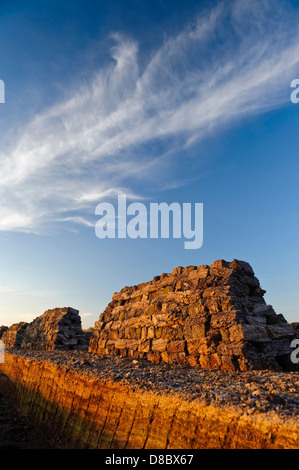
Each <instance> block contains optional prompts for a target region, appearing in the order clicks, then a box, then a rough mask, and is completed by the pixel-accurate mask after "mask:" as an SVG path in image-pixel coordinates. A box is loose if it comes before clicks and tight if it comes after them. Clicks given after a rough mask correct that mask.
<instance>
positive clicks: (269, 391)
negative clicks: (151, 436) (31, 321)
mask: <svg viewBox="0 0 299 470" xmlns="http://www.w3.org/2000/svg"><path fill="white" fill-rule="evenodd" d="M8 352H9V351H8ZM13 353H14V354H20V355H23V356H25V357H26V358H28V359H30V358H31V359H34V360H40V361H45V360H48V361H50V362H53V363H56V364H58V365H59V366H60V367H63V368H65V369H68V370H74V371H80V372H81V373H85V374H87V375H89V376H96V377H99V378H101V379H102V380H111V379H112V380H114V381H120V382H122V383H125V384H128V385H130V386H131V387H132V388H138V389H141V390H144V391H151V392H155V393H160V394H162V393H163V394H175V395H176V396H178V395H179V396H181V397H183V398H184V399H187V400H189V401H190V400H199V401H201V402H202V401H203V402H205V403H206V404H213V405H215V406H219V407H222V406H225V407H226V406H228V405H231V406H235V407H238V408H240V407H241V408H242V409H243V410H244V412H246V413H248V414H253V413H268V412H270V411H271V412H275V414H276V415H279V417H281V418H283V419H288V418H291V417H292V418H298V422H299V393H298V392H299V371H298V372H297V371H296V372H272V371H268V370H265V371H248V372H224V371H219V370H207V369H201V368H195V367H186V366H179V365H173V364H171V365H170V364H165V363H161V364H153V363H151V362H148V361H146V360H142V359H138V360H130V359H127V358H120V357H116V356H94V355H91V354H89V353H86V352H77V351H26V352H23V351H17V350H14V351H13Z"/></svg>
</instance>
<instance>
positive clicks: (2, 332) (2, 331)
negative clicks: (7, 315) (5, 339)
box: [0, 325, 8, 339]
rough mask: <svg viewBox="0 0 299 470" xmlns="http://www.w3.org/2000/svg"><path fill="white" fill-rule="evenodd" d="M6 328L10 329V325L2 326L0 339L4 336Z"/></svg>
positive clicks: (0, 327)
mask: <svg viewBox="0 0 299 470" xmlns="http://www.w3.org/2000/svg"><path fill="white" fill-rule="evenodd" d="M6 330H8V326H3V325H2V326H0V339H1V338H2V336H3V334H4V333H5V331H6Z"/></svg>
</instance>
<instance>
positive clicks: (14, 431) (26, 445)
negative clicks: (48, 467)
mask: <svg viewBox="0 0 299 470" xmlns="http://www.w3.org/2000/svg"><path fill="white" fill-rule="evenodd" d="M47 448H49V445H48V443H46V442H45V441H44V440H43V438H42V436H41V435H40V434H39V433H38V432H37V431H36V430H35V429H34V428H33V427H32V425H31V424H30V423H28V421H27V420H26V418H25V417H24V416H22V415H21V414H20V413H18V412H17V411H16V410H15V409H14V408H13V407H12V406H11V405H10V403H9V402H8V401H7V399H6V398H4V397H3V396H2V395H0V449H1V450H3V449H47Z"/></svg>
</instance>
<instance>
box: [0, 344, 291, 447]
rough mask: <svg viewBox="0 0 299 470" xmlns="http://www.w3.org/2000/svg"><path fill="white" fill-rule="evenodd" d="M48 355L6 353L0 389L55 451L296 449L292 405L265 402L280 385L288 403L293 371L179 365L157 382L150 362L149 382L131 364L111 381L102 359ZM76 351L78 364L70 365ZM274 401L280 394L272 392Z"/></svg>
mask: <svg viewBox="0 0 299 470" xmlns="http://www.w3.org/2000/svg"><path fill="white" fill-rule="evenodd" d="M53 353H54V356H53V355H52V351H46V352H43V353H42V354H41V353H39V352H36V351H34V352H28V351H21V352H18V353H16V352H12V351H9V352H8V353H7V354H6V361H5V363H4V364H0V392H1V393H5V394H6V395H7V396H8V397H9V398H10V399H11V400H13V402H14V403H15V404H16V405H17V406H18V407H19V408H20V409H21V411H22V413H23V414H24V415H26V416H27V417H29V418H30V419H32V420H33V421H34V422H35V423H36V424H38V426H40V428H41V430H42V434H43V435H44V437H46V438H47V439H48V440H49V442H50V443H51V445H52V446H53V447H55V448H91V449H97V448H99V449H142V448H145V449H167V448H169V449H207V448H236V449H242V448H251V449H259V448H284V449H287V448H298V446H299V442H298V436H299V433H298V415H297V414H296V412H295V410H294V408H292V409H291V408H289V410H288V411H289V413H286V412H285V410H284V409H283V410H281V411H277V410H276V408H275V407H274V406H273V407H272V404H271V401H269V397H268V395H269V393H271V390H270V388H271V387H272V386H273V384H275V382H279V384H280V385H279V386H280V387H281V388H280V389H279V386H278V385H277V386H276V392H277V389H279V390H278V391H279V393H282V394H284V395H285V401H288V403H292V399H293V398H294V396H295V392H296V390H295V388H294V387H295V384H296V380H298V378H296V374H287V373H282V372H273V373H272V375H271V373H270V372H266V373H264V372H256V371H250V372H244V373H242V374H240V373H239V374H231V373H229V372H222V371H204V370H199V369H194V368H191V370H190V368H189V369H186V368H185V367H182V368H178V370H177V371H176V373H175V374H174V375H172V374H173V372H172V370H173V368H169V369H168V371H167V370H164V373H163V372H162V375H163V380H161V378H160V381H159V380H157V379H155V377H159V373H160V372H159V369H160V368H161V367H163V366H165V367H166V366H167V367H168V365H165V364H157V365H156V364H150V366H148V363H147V365H146V366H145V367H146V368H147V370H148V372H149V373H150V375H151V380H150V381H149V380H147V379H146V377H147V373H146V374H145V376H144V379H142V368H141V369H140V373H139V374H138V373H137V371H135V372H134V371H132V361H128V362H127V364H123V363H119V364H118V367H117V371H115V372H114V374H115V376H114V377H113V374H111V372H110V371H111V369H112V368H113V361H108V364H107V360H106V359H105V358H101V359H99V361H98V363H96V364H94V367H92V365H93V364H92V363H90V364H89V365H86V363H87V364H88V363H89V361H90V358H88V354H87V353H78V352H74V353H72V354H73V356H72V357H71V358H70V357H68V356H66V357H64V356H63V353H62V352H60V351H53ZM66 354H68V353H66ZM76 354H78V355H79V357H78V359H77V363H78V364H79V366H78V367H77V366H73V364H74V361H76ZM80 354H83V356H80ZM84 354H85V356H84ZM114 361H115V362H117V361H118V359H115V358H114ZM140 362H141V361H140ZM82 363H84V364H83V365H82ZM140 366H141V367H142V364H140ZM188 370H189V373H188ZM1 372H2V373H4V374H6V375H5V376H4V375H1ZM128 374H131V375H133V377H132V379H125V377H127V376H128ZM246 374H247V375H246ZM259 374H261V375H259ZM116 375H117V377H116ZM278 376H279V380H278ZM136 377H139V380H138V381H137V380H136ZM188 378H189V379H190V380H189V379H188ZM165 379H166V384H167V387H165V386H164V384H165ZM158 382H159V383H160V385H159V384H158ZM190 384H191V388H190ZM158 385H159V386H158ZM198 388H199V391H198V392H197V389H198ZM223 388H228V389H229V393H228V397H227V398H225V399H224V398H223V399H222V398H221V393H222V390H223ZM238 391H240V393H238ZM249 391H250V392H251V393H250V394H249V395H248V396H247V394H246V392H249ZM262 395H263V397H262ZM204 396H206V397H207V400H208V402H207V401H206V399H205V398H204ZM277 396H278V397H280V395H277V394H274V395H273V397H274V398H275V397H277ZM213 397H214V398H213ZM218 397H219V398H218ZM241 398H242V399H244V400H245V401H243V400H241ZM270 398H271V397H270ZM252 400H253V401H255V400H261V401H260V402H259V403H260V406H261V407H262V409H261V408H260V407H257V406H255V405H254V407H253V408H252V406H253V405H252V404H251V401H252ZM264 402H266V405H265V406H266V407H265V408H264V409H263V407H264V405H263V403H264ZM268 407H270V410H269V411H267V408H268ZM252 411H254V413H253V414H252V413H251V412H252Z"/></svg>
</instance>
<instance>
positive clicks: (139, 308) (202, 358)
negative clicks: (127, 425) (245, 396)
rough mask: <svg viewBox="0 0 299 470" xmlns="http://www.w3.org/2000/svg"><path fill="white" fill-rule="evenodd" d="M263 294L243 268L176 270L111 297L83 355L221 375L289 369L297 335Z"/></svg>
mask: <svg viewBox="0 0 299 470" xmlns="http://www.w3.org/2000/svg"><path fill="white" fill-rule="evenodd" d="M264 293H265V291H264V290H262V289H261V287H260V283H259V281H258V279H257V278H256V277H255V275H254V272H253V270H252V268H251V266H250V265H249V264H248V263H246V262H243V261H237V260H234V261H232V262H231V263H228V262H226V261H223V260H219V261H215V262H214V263H212V264H211V265H210V266H206V265H204V266H199V267H197V266H189V267H186V268H182V267H178V268H176V269H174V270H173V272H172V273H171V274H162V275H161V276H155V277H154V279H153V281H151V282H147V283H143V284H139V285H138V286H132V287H124V288H123V289H122V290H121V291H120V292H119V293H115V294H114V295H113V299H112V302H110V304H109V305H108V307H107V308H106V309H105V311H104V312H103V313H102V314H101V315H100V319H99V321H98V322H96V324H95V329H94V332H93V335H92V337H91V340H90V344H89V351H90V352H91V353H97V354H112V355H120V356H128V357H132V358H146V359H147V360H149V361H152V362H156V363H158V362H161V361H162V362H169V363H178V364H186V365H191V366H201V367H205V368H210V369H222V370H228V371H232V370H243V371H244V370H248V369H264V368H265V369H268V368H272V369H277V370H280V369H281V368H283V369H285V368H292V364H291V363H290V354H291V347H290V343H291V341H292V339H293V338H294V336H295V335H296V331H295V330H294V328H292V327H291V326H290V325H289V324H288V323H287V322H286V320H285V319H284V317H283V316H282V315H277V314H276V313H275V311H274V310H273V308H272V307H271V306H269V305H266V303H265V300H264V298H263V295H264Z"/></svg>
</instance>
